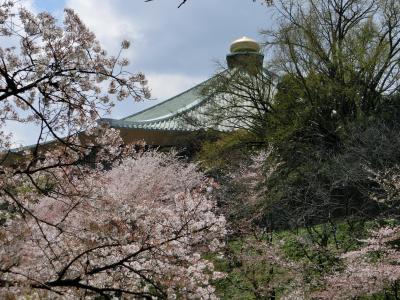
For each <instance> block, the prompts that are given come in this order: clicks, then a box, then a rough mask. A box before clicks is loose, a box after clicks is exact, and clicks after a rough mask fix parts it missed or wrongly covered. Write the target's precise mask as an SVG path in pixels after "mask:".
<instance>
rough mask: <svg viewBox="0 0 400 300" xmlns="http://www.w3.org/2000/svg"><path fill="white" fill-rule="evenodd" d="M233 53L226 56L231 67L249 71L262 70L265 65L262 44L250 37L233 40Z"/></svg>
mask: <svg viewBox="0 0 400 300" xmlns="http://www.w3.org/2000/svg"><path fill="white" fill-rule="evenodd" d="M230 50H231V53H230V54H228V55H227V56H226V60H227V62H228V67H229V69H233V68H243V69H245V70H247V71H251V72H255V71H260V70H261V69H262V67H263V61H264V55H263V54H261V47H260V44H259V43H257V42H256V41H255V40H253V39H250V38H248V37H245V36H244V37H242V38H240V39H237V40H236V41H233V42H232V44H231V48H230Z"/></svg>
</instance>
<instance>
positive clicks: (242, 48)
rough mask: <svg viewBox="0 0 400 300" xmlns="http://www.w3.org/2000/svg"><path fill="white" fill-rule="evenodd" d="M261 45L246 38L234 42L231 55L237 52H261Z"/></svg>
mask: <svg viewBox="0 0 400 300" xmlns="http://www.w3.org/2000/svg"><path fill="white" fill-rule="evenodd" d="M260 50H261V47H260V44H259V43H257V42H256V41H255V40H252V39H251V38H248V37H246V36H244V37H242V38H240V39H237V40H236V41H233V42H232V44H231V53H237V52H257V53H258V52H260Z"/></svg>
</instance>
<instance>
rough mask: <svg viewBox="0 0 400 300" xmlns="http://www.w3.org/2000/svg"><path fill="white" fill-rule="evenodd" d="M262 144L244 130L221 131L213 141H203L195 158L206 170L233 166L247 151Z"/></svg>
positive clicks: (242, 158) (244, 158) (246, 155)
mask: <svg viewBox="0 0 400 300" xmlns="http://www.w3.org/2000/svg"><path fill="white" fill-rule="evenodd" d="M262 145H264V143H263V141H258V138H257V137H256V136H254V134H251V133H250V132H248V131H246V130H236V131H233V132H228V133H221V134H220V135H219V138H218V139H216V140H214V141H205V142H204V143H203V144H202V147H201V149H200V151H199V152H198V154H197V157H196V160H197V161H199V162H200V165H201V166H202V167H203V168H204V169H207V170H211V171H212V170H214V171H215V170H220V171H221V170H227V169H229V168H234V167H235V166H237V165H238V164H239V163H240V162H242V161H243V160H246V158H247V157H248V156H249V153H251V152H253V151H254V150H255V149H258V148H260V146H262Z"/></svg>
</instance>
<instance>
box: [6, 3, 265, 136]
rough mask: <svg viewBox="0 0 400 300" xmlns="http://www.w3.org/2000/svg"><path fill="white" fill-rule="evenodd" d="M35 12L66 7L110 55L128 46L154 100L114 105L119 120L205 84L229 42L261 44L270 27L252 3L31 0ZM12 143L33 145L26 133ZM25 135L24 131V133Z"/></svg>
mask: <svg viewBox="0 0 400 300" xmlns="http://www.w3.org/2000/svg"><path fill="white" fill-rule="evenodd" d="M32 1H33V5H34V7H35V10H36V11H42V10H48V11H51V12H52V13H53V14H54V15H56V16H57V17H58V18H61V17H62V10H63V8H64V6H66V7H69V8H72V9H74V10H75V11H76V12H77V13H78V14H79V16H80V17H81V18H82V20H83V21H84V22H85V24H86V25H87V26H88V27H89V28H90V29H91V30H92V31H93V32H95V34H96V36H97V37H98V39H99V40H100V42H101V44H102V45H103V47H104V48H105V49H106V50H107V51H108V52H109V54H116V52H117V51H118V50H119V46H120V43H121V41H122V40H124V39H128V40H130V41H131V45H132V46H131V48H130V49H129V50H128V52H126V53H125V56H126V57H127V58H128V59H129V60H130V62H131V65H130V70H131V71H133V72H135V71H142V72H143V73H145V75H146V76H147V77H148V80H149V85H150V88H151V90H152V96H153V98H156V99H157V100H154V101H146V102H143V103H134V102H133V101H125V102H122V103H118V104H117V105H116V107H115V108H114V110H113V112H112V114H111V117H113V118H121V117H124V116H126V115H129V114H132V113H134V112H137V111H139V110H141V109H143V108H145V107H148V106H151V105H154V104H155V103H157V102H159V101H162V100H165V99H167V98H169V97H171V96H173V95H176V94H177V93H180V92H182V91H184V90H185V89H188V88H190V87H191V86H193V85H195V84H197V83H200V82H201V81H203V80H205V79H207V78H208V77H210V76H211V75H213V74H214V73H215V72H216V71H217V64H216V61H222V62H223V61H224V60H225V56H226V54H227V53H228V51H229V45H230V43H231V42H232V41H233V40H235V39H236V38H239V37H242V36H244V35H246V36H249V37H252V38H255V39H257V40H260V39H261V37H260V36H259V31H260V30H261V29H265V28H268V27H270V26H271V24H272V20H271V11H270V9H268V8H266V7H265V6H262V5H261V4H260V3H259V2H258V3H257V2H256V3H254V2H253V1H252V0H189V1H188V3H187V4H185V5H184V6H182V7H181V8H180V9H177V5H178V4H179V1H178V0H155V1H154V2H148V3H145V2H144V0H66V1H62V0H32ZM14 132H15V133H16V134H17V135H16V139H17V140H18V141H19V142H22V143H24V144H27V143H32V142H34V141H35V140H34V138H33V137H29V135H27V134H25V136H21V134H19V135H18V132H17V130H16V129H15V131H14ZM24 132H25V133H26V131H24Z"/></svg>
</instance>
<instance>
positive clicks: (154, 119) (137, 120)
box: [100, 77, 214, 131]
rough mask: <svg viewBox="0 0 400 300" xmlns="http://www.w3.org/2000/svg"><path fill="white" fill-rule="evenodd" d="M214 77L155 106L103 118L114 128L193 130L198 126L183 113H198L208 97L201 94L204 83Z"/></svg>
mask: <svg viewBox="0 0 400 300" xmlns="http://www.w3.org/2000/svg"><path fill="white" fill-rule="evenodd" d="M213 78H214V77H212V78H210V79H208V80H206V81H204V82H202V83H200V84H198V85H196V86H194V87H192V88H190V89H189V90H187V91H185V92H183V93H181V94H179V95H176V96H174V97H172V98H170V99H167V100H165V101H163V102H161V103H159V104H157V105H155V106H152V107H150V108H148V109H145V110H143V111H141V112H138V113H135V114H133V115H130V116H128V117H125V118H123V119H120V120H114V119H101V120H100V122H106V123H108V124H110V126H111V127H114V128H132V129H135V128H137V129H146V130H168V131H192V130H195V129H196V128H195V127H194V126H191V125H189V124H187V123H185V122H183V119H182V115H192V114H193V113H196V110H197V109H199V108H200V107H201V106H202V104H203V103H205V102H206V100H207V98H206V97H205V96H203V95H201V89H202V88H203V86H204V84H206V83H207V82H209V81H210V80H212V79H213Z"/></svg>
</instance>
